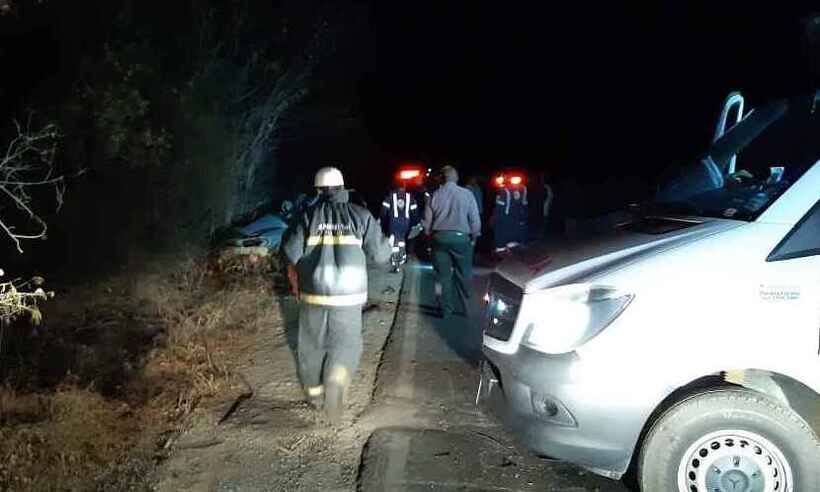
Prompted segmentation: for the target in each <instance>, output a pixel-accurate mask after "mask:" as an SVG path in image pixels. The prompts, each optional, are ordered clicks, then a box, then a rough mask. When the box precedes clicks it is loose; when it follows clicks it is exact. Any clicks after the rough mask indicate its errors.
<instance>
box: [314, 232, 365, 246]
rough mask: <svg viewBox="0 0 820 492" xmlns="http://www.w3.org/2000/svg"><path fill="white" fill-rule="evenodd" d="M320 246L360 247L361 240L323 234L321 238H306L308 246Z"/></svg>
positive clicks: (349, 236) (348, 236)
mask: <svg viewBox="0 0 820 492" xmlns="http://www.w3.org/2000/svg"><path fill="white" fill-rule="evenodd" d="M320 244H331V245H339V246H341V245H351V246H361V245H362V239H361V238H359V237H356V236H353V235H342V236H334V235H332V234H323V235H321V236H308V238H307V245H308V246H318V245H320Z"/></svg>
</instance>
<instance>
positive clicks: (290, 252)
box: [282, 191, 391, 306]
mask: <svg viewBox="0 0 820 492" xmlns="http://www.w3.org/2000/svg"><path fill="white" fill-rule="evenodd" d="M347 200H348V198H347V192H344V191H341V192H338V193H337V194H336V195H333V196H330V197H323V198H322V199H321V200H319V202H318V203H316V204H315V205H314V206H313V207H311V208H309V209H308V210H307V211H306V212H305V213H304V214H302V215H301V216H300V217H298V218H297V220H296V221H295V222H294V223H293V224H292V225H291V227H290V228H288V230H287V232H286V233H285V237H284V238H283V241H282V251H283V252H284V254H285V256H286V257H287V259H288V261H289V262H290V263H291V264H293V265H295V267H296V272H297V274H298V277H299V290H300V299H301V301H302V302H305V303H308V304H317V305H323V306H355V305H361V304H364V303H365V302H366V301H367V259H366V256H367V257H370V258H371V259H372V260H373V261H375V262H377V263H386V262H387V261H388V260H389V259H390V253H391V248H390V245H389V243H388V242H387V239H386V238H385V237H384V235H383V234H382V233H381V231H380V230H379V227H378V223H377V222H376V220H375V219H374V218H373V216H372V215H371V214H370V212H368V211H367V209H365V208H364V207H361V206H359V205H355V204H351V203H348V201H347Z"/></svg>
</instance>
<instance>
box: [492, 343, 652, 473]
mask: <svg viewBox="0 0 820 492" xmlns="http://www.w3.org/2000/svg"><path fill="white" fill-rule="evenodd" d="M484 354H485V356H486V360H485V361H484V362H483V363H482V368H481V380H480V382H479V391H478V395H477V397H476V402H477V403H483V404H485V405H486V406H488V407H489V408H490V410H491V411H492V412H493V413H494V414H496V415H497V416H498V417H499V418H500V419H501V420H502V421H503V423H504V425H505V427H507V428H508V429H509V430H510V431H512V432H513V434H515V436H516V437H517V439H518V440H519V441H520V442H521V443H522V444H524V445H525V446H526V447H527V448H529V449H530V450H531V451H533V452H534V453H535V454H538V455H542V456H548V457H550V458H555V459H560V460H562V461H567V462H571V463H575V464H578V465H580V466H582V467H584V468H587V469H589V470H590V471H592V472H594V473H597V474H599V475H604V476H606V477H609V478H614V479H619V478H620V477H621V476H622V475H623V474H624V473H625V472H626V470H627V468H628V467H629V464H630V461H631V460H632V454H633V450H634V449H635V445H636V443H637V441H638V438H639V436H640V433H641V430H642V429H643V425H644V423H645V422H646V419H647V418H648V416H649V414H650V413H651V405H647V404H646V403H645V402H640V401H635V400H636V399H635V398H634V396H635V395H634V393H633V392H631V391H630V385H631V384H639V383H638V382H635V381H624V382H622V383H621V384H622V387H621V388H613V387H612V384H611V382H607V387H606V389H605V390H604V391H601V392H597V391H596V389H595V385H594V384H589V381H588V380H587V382H586V383H585V382H583V381H577V380H576V379H575V377H574V375H575V374H578V373H579V372H581V371H578V366H579V365H580V364H583V362H582V361H581V359H580V358H579V357H578V355H577V354H575V353H569V354H562V355H547V354H543V353H540V352H537V351H534V350H531V349H528V348H526V347H523V346H522V347H520V348H519V349H518V352H516V353H515V354H510V355H508V354H501V353H499V352H495V351H493V350H491V349H489V348H487V347H486V346H485V347H484ZM613 395H614V396H613ZM619 395H620V396H619Z"/></svg>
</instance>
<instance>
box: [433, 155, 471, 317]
mask: <svg viewBox="0 0 820 492" xmlns="http://www.w3.org/2000/svg"><path fill="white" fill-rule="evenodd" d="M441 174H442V178H443V180H444V184H443V185H442V186H441V187H440V188H439V189H438V190H436V191H435V193H433V196H432V197H431V198H430V203H429V204H428V205H427V208H425V210H424V221H423V224H424V232H425V233H426V234H427V235H428V236H430V237H431V239H432V241H431V242H432V249H433V269H434V270H435V271H436V278H437V280H438V282H439V284H441V316H442V318H445V319H446V318H448V317H450V316H451V315H452V314H453V313H454V312H455V308H456V306H455V305H454V303H453V289H454V288H455V290H456V293H457V294H458V296H459V298H460V299H461V303H462V304H463V306H464V314H465V315H466V314H469V303H470V299H471V298H472V290H473V285H472V276H473V248H474V247H475V242H476V239H477V238H478V236H479V235H480V234H481V218H480V217H479V215H478V204H477V203H476V201H475V197H474V196H473V193H472V192H471V191H470V190H468V189H467V188H462V187H461V186H458V172H457V171H456V169H455V168H454V167H452V166H444V167H443V168H442V170H441ZM454 280H455V281H454Z"/></svg>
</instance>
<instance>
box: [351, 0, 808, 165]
mask: <svg viewBox="0 0 820 492" xmlns="http://www.w3.org/2000/svg"><path fill="white" fill-rule="evenodd" d="M598 3H601V4H603V3H605V2H574V3H573V4H572V5H573V6H567V5H562V3H558V2H549V3H547V2H543V3H540V4H537V5H538V6H536V5H535V4H534V5H528V4H526V3H524V2H520V3H517V4H512V3H504V4H502V3H500V2H475V1H452V2H425V1H418V2H406V3H401V4H399V3H395V2H390V3H387V2H385V3H379V5H378V6H377V7H376V8H375V15H374V23H373V29H374V40H375V43H376V57H375V60H374V63H372V64H371V66H370V70H369V74H368V76H367V77H366V79H365V81H364V82H363V84H362V91H361V94H362V97H363V99H364V105H363V107H364V108H365V114H366V117H367V124H368V128H369V130H370V131H371V133H372V135H373V136H374V137H375V139H376V140H377V141H379V142H380V143H381V144H382V145H383V146H384V147H385V149H386V150H387V151H388V152H387V153H388V154H390V155H394V156H396V158H408V159H410V158H415V157H422V158H423V157H427V158H428V159H432V160H433V161H434V164H435V163H437V162H436V161H437V160H438V161H440V160H441V159H445V158H446V159H455V160H456V161H458V162H461V163H462V166H464V167H465V168H470V167H484V168H488V169H490V168H492V167H494V166H498V165H500V164H524V165H529V166H533V167H545V168H550V169H554V170H558V171H562V170H563V171H565V172H567V173H570V174H579V170H582V171H580V176H579V177H581V178H590V177H594V176H612V175H619V174H632V175H640V176H651V175H653V174H655V170H656V169H658V168H660V167H663V166H666V165H668V164H669V163H670V161H675V160H680V159H685V158H689V157H690V156H691V155H692V154H693V153H695V152H697V151H698V149H699V148H701V147H702V146H703V145H704V144H705V143H706V142H707V140H708V137H709V134H710V132H711V128H712V125H713V122H714V120H715V118H716V116H717V113H718V112H719V106H720V103H721V102H722V100H723V98H724V97H725V96H726V94H727V93H728V92H729V91H730V90H733V89H740V90H743V91H744V93H746V94H747V96H748V97H749V99H750V100H751V101H750V102H751V103H754V101H756V100H757V101H759V100H760V99H763V98H768V97H772V96H777V95H781V94H787V93H794V92H800V91H803V90H805V89H806V88H807V87H810V86H811V85H812V79H811V78H810V77H809V71H808V62H807V61H806V57H805V51H804V49H803V44H802V41H801V36H802V31H801V25H800V19H801V18H802V17H803V16H805V15H806V14H807V13H808V12H811V9H810V8H806V7H803V6H795V5H794V4H793V3H791V2H788V3H789V4H790V7H788V8H787V9H785V10H784V9H781V10H776V9H774V8H772V7H771V5H772V4H771V3H769V2H760V5H758V2H748V1H733V0H723V1H720V2H714V1H712V2H684V1H680V2H674V1H666V2H655V3H654V5H655V6H654V7H652V6H649V7H647V6H644V5H641V6H638V5H635V2H606V4H607V5H605V6H600V5H596V4H598ZM641 3H642V4H651V2H641ZM782 3H786V2H781V4H782ZM763 4H765V6H764V5H763ZM818 10H820V9H818ZM593 179H594V178H593Z"/></svg>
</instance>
